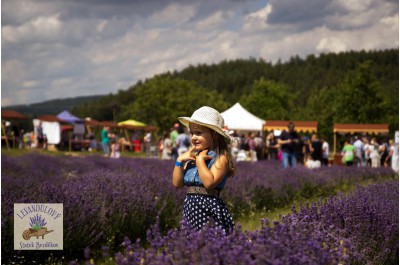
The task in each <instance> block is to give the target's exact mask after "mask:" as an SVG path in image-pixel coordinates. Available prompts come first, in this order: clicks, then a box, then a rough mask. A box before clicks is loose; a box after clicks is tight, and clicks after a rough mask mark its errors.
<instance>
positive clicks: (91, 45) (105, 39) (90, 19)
mask: <svg viewBox="0 0 400 265" xmlns="http://www.w3.org/2000/svg"><path fill="white" fill-rule="evenodd" d="M398 46H399V2H398V1H397V0H295V1H293V0H204V1H199V0H2V1H1V104H2V106H9V105H15V104H30V103H37V102H43V101H45V100H50V99H56V98H68V97H76V96H87V95H99V94H108V93H116V92H117V91H118V90H120V89H121V90H126V89H127V88H128V87H129V86H131V85H133V84H135V83H136V82H137V81H139V80H144V79H146V78H151V77H152V76H154V75H155V74H158V73H163V72H166V71H173V70H178V71H179V70H182V69H183V68H185V67H187V66H188V65H190V64H191V65H197V64H200V63H201V64H212V63H218V62H220V61H221V60H225V59H227V60H229V59H237V58H243V59H247V58H250V57H253V58H263V59H264V60H266V61H269V62H276V61H277V60H278V59H281V60H282V61H285V60H287V59H288V58H290V57H291V56H294V55H299V56H300V57H303V58H304V57H305V56H307V55H309V54H319V53H322V52H341V51H347V50H362V49H364V50H382V49H387V48H398Z"/></svg>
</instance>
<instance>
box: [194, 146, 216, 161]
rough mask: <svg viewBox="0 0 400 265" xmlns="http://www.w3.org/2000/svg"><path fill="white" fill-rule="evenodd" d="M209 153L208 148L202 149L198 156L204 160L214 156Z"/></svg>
mask: <svg viewBox="0 0 400 265" xmlns="http://www.w3.org/2000/svg"><path fill="white" fill-rule="evenodd" d="M207 153H208V150H207V149H205V150H202V151H200V152H199V153H198V154H197V157H201V158H203V159H204V161H205V160H209V159H212V158H213V157H212V156H209V155H208V154H207Z"/></svg>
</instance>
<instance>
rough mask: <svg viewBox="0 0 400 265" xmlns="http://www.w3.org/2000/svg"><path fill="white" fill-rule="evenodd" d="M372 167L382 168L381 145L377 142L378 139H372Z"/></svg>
mask: <svg viewBox="0 0 400 265" xmlns="http://www.w3.org/2000/svg"><path fill="white" fill-rule="evenodd" d="M370 149H371V150H372V151H371V154H370V156H371V167H374V168H376V167H379V166H380V155H379V143H378V142H377V140H376V138H375V137H374V138H372V139H371V146H370Z"/></svg>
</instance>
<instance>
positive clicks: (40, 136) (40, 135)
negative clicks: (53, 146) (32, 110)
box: [36, 122, 44, 148]
mask: <svg viewBox="0 0 400 265" xmlns="http://www.w3.org/2000/svg"><path fill="white" fill-rule="evenodd" d="M36 142H37V144H36V147H37V148H43V142H44V134H43V127H42V122H39V125H38V126H37V128H36Z"/></svg>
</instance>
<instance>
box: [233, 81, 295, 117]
mask: <svg viewBox="0 0 400 265" xmlns="http://www.w3.org/2000/svg"><path fill="white" fill-rule="evenodd" d="M294 99H295V95H294V94H292V93H290V92H289V88H288V86H287V85H285V84H282V83H276V82H273V81H268V80H265V79H264V78H261V79H260V80H258V81H256V82H254V85H253V88H252V90H251V93H250V95H248V96H244V97H243V98H242V100H241V101H240V102H241V104H242V105H243V107H245V108H246V109H247V110H249V111H250V112H252V113H254V115H256V116H258V117H260V118H263V119H268V120H287V119H290V118H291V113H292V112H293V110H294V109H293V108H294V103H293V102H294Z"/></svg>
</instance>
